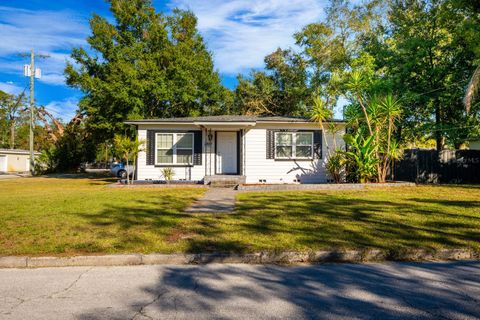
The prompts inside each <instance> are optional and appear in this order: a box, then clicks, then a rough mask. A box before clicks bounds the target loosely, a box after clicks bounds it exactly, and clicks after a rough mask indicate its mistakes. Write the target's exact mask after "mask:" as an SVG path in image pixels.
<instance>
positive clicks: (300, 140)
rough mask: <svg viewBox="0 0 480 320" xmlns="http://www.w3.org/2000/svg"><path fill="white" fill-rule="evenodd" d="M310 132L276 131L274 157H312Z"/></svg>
mask: <svg viewBox="0 0 480 320" xmlns="http://www.w3.org/2000/svg"><path fill="white" fill-rule="evenodd" d="M312 151H313V134H312V132H296V133H291V132H278V133H277V134H276V136H275V158H279V159H282V158H293V159H295V158H312V155H313V152H312Z"/></svg>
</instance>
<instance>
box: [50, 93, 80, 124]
mask: <svg viewBox="0 0 480 320" xmlns="http://www.w3.org/2000/svg"><path fill="white" fill-rule="evenodd" d="M77 108H78V99H77V98H74V97H70V98H67V99H64V100H61V101H51V102H50V103H49V104H47V105H46V106H45V109H46V110H47V111H48V112H50V113H51V114H52V115H53V116H55V117H57V118H61V119H62V120H63V121H66V122H68V121H70V119H72V118H73V116H75V114H76V111H77Z"/></svg>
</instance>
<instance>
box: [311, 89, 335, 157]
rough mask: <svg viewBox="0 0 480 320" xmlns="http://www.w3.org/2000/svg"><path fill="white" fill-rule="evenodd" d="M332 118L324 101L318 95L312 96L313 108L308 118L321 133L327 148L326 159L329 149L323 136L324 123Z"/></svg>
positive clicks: (330, 111) (331, 113)
mask: <svg viewBox="0 0 480 320" xmlns="http://www.w3.org/2000/svg"><path fill="white" fill-rule="evenodd" d="M332 117H333V112H332V110H331V109H330V108H329V107H328V105H327V103H326V102H325V100H323V99H322V98H321V97H320V96H319V95H318V94H316V95H314V96H313V108H312V111H311V112H310V118H311V119H312V121H315V122H318V124H319V125H320V128H321V129H322V132H323V134H322V135H323V138H324V141H325V147H326V148H327V157H330V148H329V146H328V141H327V137H326V135H325V126H324V122H325V121H327V120H329V119H331V118H332Z"/></svg>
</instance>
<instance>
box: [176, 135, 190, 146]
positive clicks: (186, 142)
mask: <svg viewBox="0 0 480 320" xmlns="http://www.w3.org/2000/svg"><path fill="white" fill-rule="evenodd" d="M192 145H193V138H192V134H191V133H177V148H180V149H192Z"/></svg>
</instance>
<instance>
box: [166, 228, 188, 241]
mask: <svg viewBox="0 0 480 320" xmlns="http://www.w3.org/2000/svg"><path fill="white" fill-rule="evenodd" d="M194 237H195V234H194V233H192V232H188V231H185V230H180V229H174V230H173V231H172V233H170V234H169V235H168V236H167V238H166V240H167V242H169V243H174V242H178V241H180V240H186V239H193V238H194Z"/></svg>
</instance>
